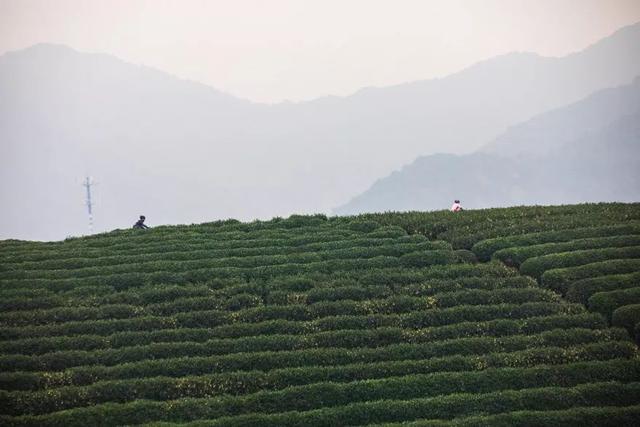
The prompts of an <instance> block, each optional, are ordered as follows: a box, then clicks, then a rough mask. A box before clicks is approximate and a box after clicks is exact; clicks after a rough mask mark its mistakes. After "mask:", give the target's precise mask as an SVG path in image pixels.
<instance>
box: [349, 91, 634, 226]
mask: <svg viewBox="0 0 640 427" xmlns="http://www.w3.org/2000/svg"><path fill="white" fill-rule="evenodd" d="M454 198H458V199H461V200H462V201H463V203H464V205H465V206H466V207H467V208H481V207H490V206H511V205H521V204H563V203H575V202H578V201H592V202H597V201H636V200H639V199H640V78H636V79H635V80H634V82H633V83H632V84H630V85H625V86H620V87H617V88H613V89H605V90H602V91H599V92H597V93H595V94H593V95H591V96H589V97H587V98H586V99H584V100H582V101H579V102H577V103H574V104H572V105H569V106H567V107H563V108H559V109H557V110H553V111H550V112H547V113H544V114H541V115H539V116H536V117H534V118H532V119H530V120H528V121H526V122H524V123H522V124H520V125H517V126H513V127H511V128H510V129H509V130H508V131H507V132H505V133H504V134H503V135H501V136H500V137H498V138H496V139H495V140H494V141H493V142H491V143H489V144H487V145H486V146H485V147H483V148H482V149H480V150H478V151H477V152H476V153H473V154H468V155H461V156H457V155H432V156H424V157H420V158H418V159H417V160H416V161H415V162H414V163H412V164H411V165H409V166H406V167H405V168H403V169H402V170H401V171H400V172H395V173H393V174H391V175H390V176H388V177H387V178H384V179H381V180H379V181H378V182H376V183H375V184H374V185H373V186H372V187H371V188H370V189H369V190H367V191H366V192H364V193H363V194H361V195H359V196H357V197H355V198H354V199H353V200H351V201H350V202H349V203H347V204H346V205H344V206H342V207H340V208H338V209H336V212H337V213H340V214H353V213H361V212H374V211H387V210H437V209H446V208H447V207H448V205H450V204H451V201H452V200H453V199H454Z"/></svg>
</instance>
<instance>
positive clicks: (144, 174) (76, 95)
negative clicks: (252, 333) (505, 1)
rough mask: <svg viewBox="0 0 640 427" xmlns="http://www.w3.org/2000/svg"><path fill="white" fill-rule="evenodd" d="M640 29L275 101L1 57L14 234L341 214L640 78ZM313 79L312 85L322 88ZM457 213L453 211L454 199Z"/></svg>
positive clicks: (93, 66) (77, 60)
mask: <svg viewBox="0 0 640 427" xmlns="http://www.w3.org/2000/svg"><path fill="white" fill-rule="evenodd" d="M639 45H640V24H636V25H633V26H630V27H626V28H624V29H622V30H620V31H618V32H616V33H615V34H613V35H612V36H610V37H608V38H605V39H603V40H601V41H599V42H598V43H596V44H594V45H592V46H589V47H587V48H586V49H584V50H582V51H580V52H577V53H573V54H570V55H566V56H564V57H561V58H550V57H543V56H539V55H536V54H532V53H514V54H508V55H501V56H497V57H495V58H492V59H489V60H486V61H482V62H480V63H477V64H475V65H473V66H471V67H468V68H466V69H464V70H462V71H460V72H457V73H453V74H451V75H449V76H447V77H445V78H442V79H429V80H422V81H416V82H412V83H406V84H402V85H396V86H391V87H385V88H377V89H373V88H370V89H365V90H361V91H359V92H357V93H356V94H354V95H351V96H347V97H325V98H320V99H317V100H313V101H309V102H301V103H282V104H276V105H267V104H260V103H252V102H249V101H246V100H243V99H239V98H235V97H232V96H230V95H226V94H224V93H222V92H220V91H218V90H216V89H213V88H212V87H210V86H206V85H203V84H200V83H194V82H191V81H187V80H180V79H177V78H175V77H174V76H172V75H170V74H166V73H164V72H162V71H158V70H155V69H151V68H147V67H143V66H139V65H134V64H131V63H128V62H125V61H122V60H120V59H117V58H116V57H113V56H110V55H104V54H89V53H84V52H81V51H77V50H74V49H71V48H69V47H65V46H61V45H52V44H40V45H36V46H34V47H30V48H27V49H24V50H19V51H16V52H10V53H7V54H4V55H2V56H0V142H1V145H0V207H1V211H0V238H22V239H61V238H64V237H66V236H70V235H80V234H85V233H87V218H86V209H85V207H84V206H83V198H84V190H83V188H82V187H81V185H80V184H81V180H82V178H83V177H84V176H86V175H91V176H93V177H94V179H95V180H96V181H97V183H98V184H97V186H96V187H95V188H94V197H95V201H96V205H95V222H96V226H95V231H106V230H111V229H114V228H126V227H130V226H131V225H132V223H133V222H134V221H135V219H136V218H137V215H139V214H145V215H146V216H147V217H148V222H149V224H150V225H158V224H175V223H190V222H203V221H211V220H215V219H224V218H229V217H233V218H238V219H242V220H251V219H254V218H271V217H273V216H286V215H289V214H292V213H315V212H323V213H328V214H329V213H331V212H332V210H333V209H334V208H336V207H338V206H341V205H343V204H345V203H347V202H348V201H349V200H351V199H352V198H353V197H354V196H356V195H358V194H360V193H362V192H364V191H365V190H366V189H367V188H369V187H370V186H371V184H372V183H373V182H375V181H376V180H377V179H379V178H381V177H384V176H387V175H388V174H389V173H390V172H391V171H393V170H395V169H399V168H400V167H402V166H403V165H404V164H408V163H411V162H413V161H414V160H415V159H416V158H417V157H418V156H423V155H429V154H433V153H438V152H446V153H453V154H462V153H470V152H473V151H475V150H477V149H478V148H480V147H482V146H483V145H484V144H486V143H487V142H489V141H491V140H493V139H495V138H496V137H497V136H499V135H500V134H502V133H503V132H504V131H505V130H506V129H508V128H509V126H512V125H515V124H518V123H520V122H523V121H525V120H527V119H529V118H531V117H533V116H535V115H538V114H541V113H544V112H546V111H549V110H551V109H554V108H558V107H562V106H565V105H567V104H570V103H572V102H576V101H578V100H580V99H582V98H585V97H587V96H589V95H590V94H592V93H593V92H595V91H598V90H601V89H604V88H608V87H614V86H619V85H623V84H628V83H629V82H630V81H632V80H633V79H634V78H635V77H636V76H637V75H640V49H638V46H639ZM310 84H312V83H310ZM443 207H444V206H443Z"/></svg>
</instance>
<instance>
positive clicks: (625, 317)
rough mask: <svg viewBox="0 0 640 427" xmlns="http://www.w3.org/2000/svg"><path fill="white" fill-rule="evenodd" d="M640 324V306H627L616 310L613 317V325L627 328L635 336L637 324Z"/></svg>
mask: <svg viewBox="0 0 640 427" xmlns="http://www.w3.org/2000/svg"><path fill="white" fill-rule="evenodd" d="M639 322H640V304H630V305H625V306H624V307H620V308H618V309H616V310H615V311H614V312H613V314H612V315H611V324H612V325H613V326H620V327H622V328H626V329H627V331H629V333H631V334H633V333H634V330H635V326H636V324H638V323H639Z"/></svg>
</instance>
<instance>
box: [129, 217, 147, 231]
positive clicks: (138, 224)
mask: <svg viewBox="0 0 640 427" xmlns="http://www.w3.org/2000/svg"><path fill="white" fill-rule="evenodd" d="M145 219H146V218H145V216H144V215H140V219H139V220H137V221H136V223H135V224H133V228H141V229H146V228H149V227H147V226H146V225H145V224H144V220H145Z"/></svg>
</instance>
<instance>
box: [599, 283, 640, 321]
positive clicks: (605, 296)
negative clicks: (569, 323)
mask: <svg viewBox="0 0 640 427" xmlns="http://www.w3.org/2000/svg"><path fill="white" fill-rule="evenodd" d="M629 304H640V287H638V288H630V289H623V290H618V291H609V292H598V293H596V294H594V295H593V296H592V297H591V298H589V310H592V311H595V312H598V313H601V314H603V315H604V316H606V317H607V318H608V319H611V314H612V313H613V311H614V310H616V309H617V308H619V307H622V306H625V305H629Z"/></svg>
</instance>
